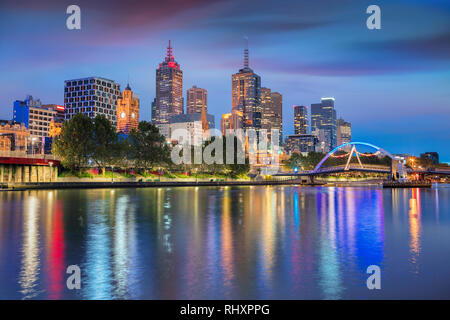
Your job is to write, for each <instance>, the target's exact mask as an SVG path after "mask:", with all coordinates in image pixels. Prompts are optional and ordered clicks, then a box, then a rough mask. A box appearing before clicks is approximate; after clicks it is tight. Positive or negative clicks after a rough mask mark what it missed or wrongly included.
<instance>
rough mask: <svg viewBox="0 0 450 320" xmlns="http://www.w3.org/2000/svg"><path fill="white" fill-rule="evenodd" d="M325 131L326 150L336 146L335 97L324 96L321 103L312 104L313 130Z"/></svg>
mask: <svg viewBox="0 0 450 320" xmlns="http://www.w3.org/2000/svg"><path fill="white" fill-rule="evenodd" d="M319 130H323V131H324V136H325V138H324V141H319V142H323V143H324V146H325V148H324V151H330V150H332V149H333V148H335V147H336V144H337V137H336V110H335V109H334V98H322V101H321V103H313V104H311V132H318V131H319ZM319 140H320V139H319Z"/></svg>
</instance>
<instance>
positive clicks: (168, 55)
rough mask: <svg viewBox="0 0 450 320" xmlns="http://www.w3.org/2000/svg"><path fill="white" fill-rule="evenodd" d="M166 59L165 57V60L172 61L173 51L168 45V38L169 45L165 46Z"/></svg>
mask: <svg viewBox="0 0 450 320" xmlns="http://www.w3.org/2000/svg"><path fill="white" fill-rule="evenodd" d="M166 59H167V61H173V51H172V47H171V46H170V40H169V46H168V47H167V55H166Z"/></svg>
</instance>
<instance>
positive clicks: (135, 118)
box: [117, 84, 139, 134]
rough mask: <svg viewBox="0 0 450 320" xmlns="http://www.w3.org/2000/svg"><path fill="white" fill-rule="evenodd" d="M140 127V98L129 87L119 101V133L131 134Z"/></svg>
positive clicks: (128, 86)
mask: <svg viewBox="0 0 450 320" xmlns="http://www.w3.org/2000/svg"><path fill="white" fill-rule="evenodd" d="M138 125H139V96H138V95H136V94H135V93H134V92H133V90H131V88H130V84H128V85H127V87H126V88H125V90H124V91H123V93H122V95H121V96H120V97H119V99H117V132H122V133H125V134H129V133H130V131H131V130H132V129H136V130H137V128H138Z"/></svg>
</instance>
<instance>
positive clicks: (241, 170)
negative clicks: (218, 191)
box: [223, 137, 250, 177]
mask: <svg viewBox="0 0 450 320" xmlns="http://www.w3.org/2000/svg"><path fill="white" fill-rule="evenodd" d="M226 140H227V139H226V138H225V137H223V141H224V143H223V146H224V150H223V154H224V162H225V161H226V143H227V142H226ZM232 143H233V144H234V145H233V151H234V154H233V163H232V164H227V166H226V167H227V169H228V170H230V175H231V177H237V176H239V175H243V174H247V173H248V172H249V171H250V164H249V159H248V157H245V159H244V163H238V150H239V149H240V150H245V146H244V145H243V143H242V141H241V140H239V139H238V138H237V137H233V142H232ZM238 148H239V149H238Z"/></svg>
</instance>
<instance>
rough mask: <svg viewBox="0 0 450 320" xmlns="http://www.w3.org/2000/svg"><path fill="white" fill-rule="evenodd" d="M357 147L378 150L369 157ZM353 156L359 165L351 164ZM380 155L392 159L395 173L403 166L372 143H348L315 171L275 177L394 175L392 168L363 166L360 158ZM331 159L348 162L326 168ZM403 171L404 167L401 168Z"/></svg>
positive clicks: (332, 151)
mask: <svg viewBox="0 0 450 320" xmlns="http://www.w3.org/2000/svg"><path fill="white" fill-rule="evenodd" d="M357 145H362V146H366V147H370V148H373V149H375V150H376V152H375V153H373V154H370V155H367V154H362V153H360V152H358V151H357V150H356V146H357ZM349 147H350V151H349V152H348V153H347V154H345V155H340V156H335V153H336V152H337V151H339V150H342V149H348V148H349ZM353 155H355V156H356V158H357V160H358V163H357V164H354V163H350V162H351V159H352V157H353ZM378 155H384V156H388V157H389V158H391V159H392V162H393V164H394V168H395V171H397V169H398V166H402V165H401V162H400V158H397V157H395V156H393V155H392V154H391V153H389V152H387V151H386V150H384V149H382V148H380V147H378V146H376V145H373V144H371V143H367V142H348V143H344V144H342V145H340V146H338V147H336V148H334V149H333V150H331V151H330V152H328V153H327V154H326V155H325V157H323V158H322V160H320V162H319V163H318V164H317V165H316V167H315V168H314V170H310V171H300V172H280V173H278V174H275V176H316V175H321V174H332V173H339V172H349V171H360V172H375V173H386V174H391V173H392V171H393V170H392V166H383V165H374V164H363V163H362V161H361V159H360V157H363V156H378ZM347 156H348V157H347ZM330 157H347V161H346V164H345V165H337V166H324V165H323V164H324V163H325V161H327V160H328V159H329V158H330ZM401 169H402V170H400V171H403V167H402V168H401Z"/></svg>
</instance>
